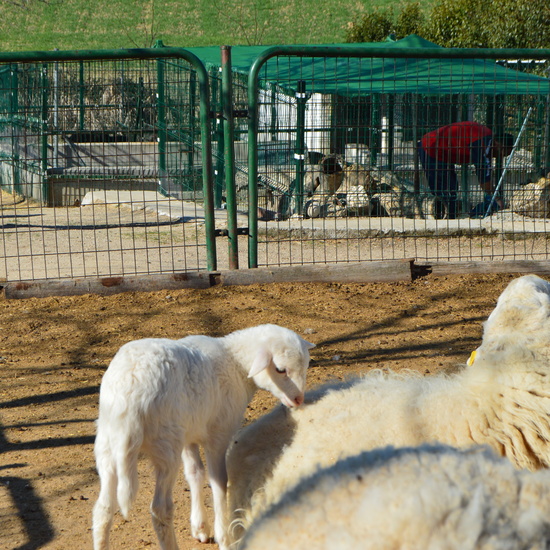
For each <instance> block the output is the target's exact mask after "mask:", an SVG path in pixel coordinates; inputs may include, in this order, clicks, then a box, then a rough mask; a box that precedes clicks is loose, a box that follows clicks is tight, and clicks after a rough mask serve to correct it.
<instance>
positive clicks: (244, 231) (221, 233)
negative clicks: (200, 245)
mask: <svg viewBox="0 0 550 550" xmlns="http://www.w3.org/2000/svg"><path fill="white" fill-rule="evenodd" d="M237 235H248V227H237ZM214 237H229V229H214Z"/></svg>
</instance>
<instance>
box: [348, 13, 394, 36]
mask: <svg viewBox="0 0 550 550" xmlns="http://www.w3.org/2000/svg"><path fill="white" fill-rule="evenodd" d="M393 28H394V24H393V10H392V8H389V9H385V10H381V9H379V8H375V9H374V10H373V11H371V12H368V13H365V14H364V15H363V16H362V17H361V20H360V21H359V23H350V24H349V25H348V29H347V31H346V42H381V41H382V40H385V39H386V38H387V36H388V35H389V34H390V33H391V32H392V30H393Z"/></svg>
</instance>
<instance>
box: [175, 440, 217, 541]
mask: <svg viewBox="0 0 550 550" xmlns="http://www.w3.org/2000/svg"><path fill="white" fill-rule="evenodd" d="M181 458H182V460H183V467H184V471H185V478H186V479H187V483H188V484H189V490H190V492H191V534H192V535H193V537H194V538H196V539H198V540H200V541H201V542H209V541H210V540H212V533H211V531H210V525H209V523H208V516H207V515H206V507H205V505H204V491H203V487H204V481H205V472H204V465H203V463H202V460H201V457H200V453H199V447H198V445H189V446H187V447H184V448H183V452H182V453H181Z"/></svg>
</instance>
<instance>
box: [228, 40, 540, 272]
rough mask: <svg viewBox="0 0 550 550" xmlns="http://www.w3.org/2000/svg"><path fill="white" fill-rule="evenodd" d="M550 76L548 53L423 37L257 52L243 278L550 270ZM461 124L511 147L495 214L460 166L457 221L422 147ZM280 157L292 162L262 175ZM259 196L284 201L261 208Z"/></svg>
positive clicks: (501, 170)
mask: <svg viewBox="0 0 550 550" xmlns="http://www.w3.org/2000/svg"><path fill="white" fill-rule="evenodd" d="M236 56H237V54H236V55H235V57H236ZM514 59H515V60H517V59H528V60H530V61H529V63H528V64H524V66H523V67H518V66H517V64H515V65H514V64H513V60H514ZM549 67H550V51H549V50H476V49H452V50H451V49H444V48H439V47H436V46H435V45H433V44H430V43H428V42H426V41H423V40H422V39H420V38H418V37H411V38H410V39H408V40H407V39H405V40H403V41H399V42H396V43H394V44H389V43H380V44H375V45H373V44H365V45H338V46H309V47H299V46H287V47H279V46H275V47H272V48H267V49H264V50H262V51H261V52H259V55H258V56H257V57H256V59H255V60H254V61H253V63H252V64H251V66H250V70H249V71H248V73H247V74H248V112H249V117H250V123H249V132H248V136H247V141H248V155H249V156H248V176H249V185H248V194H249V197H250V201H251V207H250V209H249V223H248V227H249V266H250V267H258V266H269V265H301V264H314V263H320V264H321V263H323V264H326V263H339V262H350V261H363V260H384V259H403V258H415V259H417V260H419V261H428V262H433V261H448V260H452V261H494V260H506V259H534V260H540V259H547V258H548V246H547V242H548V233H547V226H546V222H547V220H548V216H549V212H550V205H549V204H548V196H549V192H550V191H549V189H550V174H549V172H550V147H549V120H550V104H549V98H550V84H549V79H548V71H549ZM288 105H290V108H288ZM459 121H476V122H480V123H482V124H484V125H486V126H488V127H490V128H491V129H492V130H493V133H494V134H495V135H496V134H500V133H504V132H506V133H509V134H511V135H512V136H513V137H514V139H515V140H516V141H515V146H514V152H513V155H511V156H510V157H508V158H507V159H503V160H496V161H494V166H493V174H494V176H493V177H494V180H495V184H496V185H500V191H501V192H502V194H503V197H504V201H505V208H504V210H501V211H500V212H497V213H496V214H494V215H489V216H487V215H486V214H487V213H488V212H487V211H486V210H485V208H486V207H487V204H486V203H485V202H484V201H486V200H487V198H486V197H485V196H484V193H483V191H482V189H481V187H480V186H479V183H478V181H477V179H476V174H475V172H474V171H473V168H472V166H468V165H464V166H456V170H457V176H458V178H459V180H460V183H459V188H458V192H457V194H458V202H459V208H460V210H459V213H458V215H457V216H456V218H457V219H449V216H448V213H447V212H446V205H445V204H444V203H442V202H441V201H440V200H439V199H438V197H436V196H434V195H433V193H432V192H431V190H430V189H429V188H428V186H427V184H426V181H425V179H424V173H423V170H422V167H421V166H420V165H419V159H418V155H417V146H416V144H417V141H418V140H419V139H420V138H421V137H422V136H423V134H424V133H426V132H428V131H431V130H435V129H437V128H438V127H441V126H444V125H447V124H450V123H453V122H459ZM274 129H275V130H274ZM272 146H275V147H277V146H279V147H281V146H282V147H286V153H287V155H286V156H287V158H292V160H291V161H288V160H287V161H285V162H282V163H281V162H278V163H275V162H272V161H271V162H270V161H267V162H266V161H265V152H266V151H267V150H269V148H270V147H272ZM270 171H271V172H270ZM268 173H271V178H262V175H263V174H268ZM274 173H276V174H277V175H278V178H276V177H274V175H273V174H274ZM546 176H548V177H546ZM285 178H286V181H287V182H288V185H287V186H286V188H285V189H281V188H280V186H277V185H274V183H273V182H274V181H275V180H277V179H278V181H282V180H283V179H285ZM259 182H260V185H259ZM262 183H263V184H264V186H265V187H267V188H269V190H270V192H271V194H272V195H278V199H277V200H272V201H271V203H270V204H266V202H265V199H264V197H262V196H258V191H259V190H261V187H262V185H261V184H262ZM266 209H267V212H266ZM491 212H492V211H491Z"/></svg>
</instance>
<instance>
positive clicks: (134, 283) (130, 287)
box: [2, 272, 213, 299]
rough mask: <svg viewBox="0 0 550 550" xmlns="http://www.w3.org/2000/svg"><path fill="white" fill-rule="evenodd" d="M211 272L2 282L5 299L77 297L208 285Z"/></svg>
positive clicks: (210, 284) (207, 286) (204, 286)
mask: <svg viewBox="0 0 550 550" xmlns="http://www.w3.org/2000/svg"><path fill="white" fill-rule="evenodd" d="M212 284H213V283H212V275H211V274H210V273H208V272H204V273H172V274H169V275H139V276H134V277H103V278H82V279H55V280H45V281H20V282H13V283H5V284H4V285H2V286H3V287H4V295H5V297H6V298H8V299H18V298H34V297H36V298H42V297H45V296H77V295H81V294H101V295H111V294H118V293H120V292H130V291H138V292H152V291H155V290H175V289H180V288H209V287H210V286H212Z"/></svg>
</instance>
